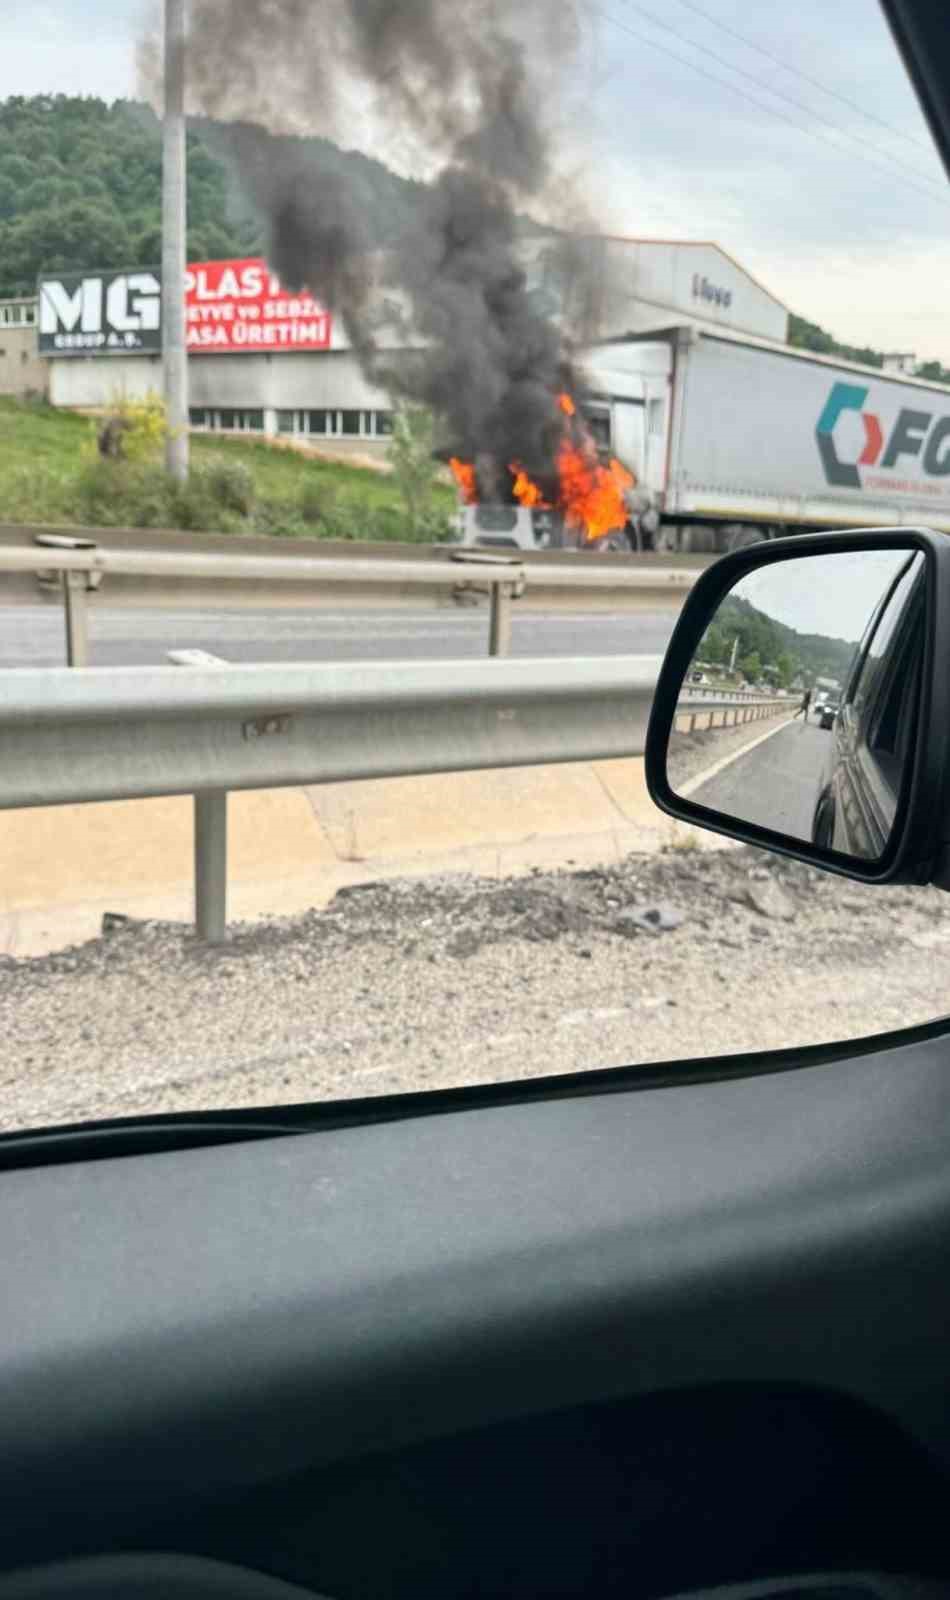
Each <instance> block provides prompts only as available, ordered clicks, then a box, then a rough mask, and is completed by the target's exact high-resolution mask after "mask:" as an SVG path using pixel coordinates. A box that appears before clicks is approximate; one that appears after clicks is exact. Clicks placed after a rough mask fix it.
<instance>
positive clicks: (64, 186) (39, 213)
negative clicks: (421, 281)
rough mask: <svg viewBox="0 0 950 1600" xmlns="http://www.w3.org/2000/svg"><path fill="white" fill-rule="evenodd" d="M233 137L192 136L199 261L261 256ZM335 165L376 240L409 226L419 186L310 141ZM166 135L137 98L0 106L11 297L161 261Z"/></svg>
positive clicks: (3, 228)
mask: <svg viewBox="0 0 950 1600" xmlns="http://www.w3.org/2000/svg"><path fill="white" fill-rule="evenodd" d="M222 142H223V130H222V129H221V127H220V126H218V125H216V124H215V123H213V122H207V121H196V122H193V123H192V124H191V125H190V131H189V134H188V257H189V260H191V261H213V260H219V259H222V258H227V257H229V256H245V255H257V254H259V253H260V252H261V251H262V250H263V248H264V237H263V233H262V231H261V226H260V223H259V221H258V219H257V218H256V217H255V216H254V214H253V212H252V211H251V210H250V208H249V206H248V205H247V203H246V202H245V201H244V200H243V198H242V196H241V194H240V192H239V190H238V188H237V185H236V183H235V181H234V178H233V176H232V175H231V173H230V172H229V169H228V167H227V165H226V163H225V162H224V161H223V160H222V159H221V157H220V156H219V154H217V153H216V152H217V151H219V150H220V149H221V147H222ZM300 142H301V144H302V145H303V146H304V147H308V146H309V147H310V148H311V149H312V152H313V154H314V157H315V158H319V160H320V163H321V165H322V167H323V168H324V170H326V168H327V167H328V166H329V167H331V168H332V167H334V166H338V167H340V168H341V169H342V168H345V169H346V171H347V177H348V182H349V183H351V184H355V185H356V186H357V187H358V191H359V193H360V196H361V200H362V206H361V209H362V210H363V212H364V214H365V216H366V218H367V220H368V221H369V223H370V225H371V227H372V229H373V235H374V238H375V239H376V240H377V241H378V242H379V243H383V242H385V240H386V239H387V238H388V237H389V236H391V234H392V233H393V232H394V231H395V229H396V228H397V227H398V226H399V222H400V219H401V218H402V217H404V216H405V214H406V210H407V206H408V202H409V201H410V200H411V198H412V196H413V194H414V193H415V192H417V190H418V186H417V185H416V184H413V183H411V182H409V181H408V180H406V179H404V178H400V177H398V176H397V175H396V174H395V173H393V172H390V171H389V169H388V168H387V167H384V166H383V165H382V164H381V163H380V162H379V161H373V160H371V159H370V158H368V157H367V156H364V155H361V154H360V153H359V152H358V151H353V150H349V151H345V150H340V149H338V148H337V146H336V145H333V144H331V143H330V142H329V141H328V140H325V139H305V140H301V141H300ZM161 169H162V146H161V134H160V128H159V123H158V120H157V118H156V117H155V114H154V112H153V111H152V110H151V109H150V108H149V107H148V106H146V105H141V104H139V103H137V102H134V101H122V100H117V101H116V102H115V103H114V104H113V105H107V104H106V102H105V101H104V100H96V99H92V98H89V99H86V98H81V97H79V96H68V95H35V96H32V97H29V98H27V97H24V96H12V97H11V98H9V99H7V100H4V101H0V298H2V297H4V296H10V295H17V294H31V293H32V292H33V290H34V289H35V287H36V279H37V277H38V275H39V274H40V273H41V272H60V271H67V270H75V268H76V266H77V265H80V266H88V267H109V266H126V265H128V266H136V265H147V264H150V263H152V262H156V263H157V262H158V261H159V260H160V259H161Z"/></svg>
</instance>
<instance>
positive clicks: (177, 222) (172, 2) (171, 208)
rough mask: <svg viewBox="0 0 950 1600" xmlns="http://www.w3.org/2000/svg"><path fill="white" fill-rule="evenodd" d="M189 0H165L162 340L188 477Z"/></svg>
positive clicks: (175, 469) (179, 474) (175, 435)
mask: <svg viewBox="0 0 950 1600" xmlns="http://www.w3.org/2000/svg"><path fill="white" fill-rule="evenodd" d="M186 226H187V217H186V156H185V0H165V119H164V123H163V130H162V343H163V349H164V361H163V368H164V380H165V414H166V420H167V424H168V437H167V442H166V446H165V463H166V466H167V467H168V470H169V472H170V473H171V474H172V476H173V477H174V478H177V479H178V481H179V483H184V482H185V480H186V479H187V477H188V357H187V352H186V347H185V232H186Z"/></svg>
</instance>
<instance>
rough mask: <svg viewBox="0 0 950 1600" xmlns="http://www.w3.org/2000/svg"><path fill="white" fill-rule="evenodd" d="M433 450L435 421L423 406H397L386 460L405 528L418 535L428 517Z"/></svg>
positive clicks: (433, 478) (433, 476)
mask: <svg viewBox="0 0 950 1600" xmlns="http://www.w3.org/2000/svg"><path fill="white" fill-rule="evenodd" d="M434 448H435V421H434V418H433V416H432V413H431V411H427V410H426V409H425V407H424V406H400V407H399V409H398V411H397V412H396V415H395V418H394V421H393V437H392V443H391V444H390V446H389V460H390V462H391V464H392V469H393V477H394V478H395V480H396V483H397V484H398V486H399V491H400V493H401V495H402V497H403V499H404V500H405V502H406V511H407V512H408V515H409V526H410V529H411V531H412V533H413V534H418V533H421V532H422V530H423V528H424V526H425V524H426V522H428V521H429V519H430V518H431V516H432V510H433V506H432V491H433V489H434V488H435V482H436V477H437V475H438V472H439V464H438V462H437V461H436V460H435V457H434V456H433V454H432V452H433V449H434Z"/></svg>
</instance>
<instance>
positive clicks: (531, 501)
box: [509, 461, 549, 511]
mask: <svg viewBox="0 0 950 1600" xmlns="http://www.w3.org/2000/svg"><path fill="white" fill-rule="evenodd" d="M509 470H510V471H511V472H512V473H513V474H514V479H515V486H514V489H513V490H512V493H513V494H514V497H515V499H516V500H517V502H518V504H519V505H520V506H529V507H537V508H538V509H539V510H542V511H546V510H547V509H548V505H549V503H548V501H547V500H545V498H544V495H543V494H542V492H541V490H540V489H539V488H538V485H537V484H536V483H532V481H531V479H530V478H529V477H528V474H527V473H526V472H525V470H524V468H523V467H519V466H518V464H517V462H515V461H513V462H512V463H511V467H510V469H509Z"/></svg>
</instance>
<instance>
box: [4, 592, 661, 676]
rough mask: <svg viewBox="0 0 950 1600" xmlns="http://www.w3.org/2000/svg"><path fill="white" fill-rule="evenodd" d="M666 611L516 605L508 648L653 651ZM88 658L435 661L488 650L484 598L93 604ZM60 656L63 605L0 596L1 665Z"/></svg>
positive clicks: (110, 662)
mask: <svg viewBox="0 0 950 1600" xmlns="http://www.w3.org/2000/svg"><path fill="white" fill-rule="evenodd" d="M675 621H676V616H675V613H674V612H673V611H670V610H666V611H656V612H651V611H643V612H629V611H628V612H623V613H621V612H616V613H613V612H600V613H593V614H592V613H589V612H588V613H573V612H571V613H569V612H560V611H558V612H552V613H550V614H546V613H543V612H536V611H535V612H525V613H524V614H523V615H521V616H519V615H518V612H517V608H516V609H515V613H514V619H513V625H512V655H515V656H580V655H598V656H599V655H605V656H610V655H660V654H662V652H663V651H664V650H665V649H666V645H667V641H668V640H669V637H670V634H671V633H672V631H673V624H674V622H675ZM89 638H90V663H89V664H90V666H94V667H117V666H157V665H161V664H162V663H164V661H165V654H166V651H168V650H206V651H208V652H209V653H210V654H211V655H218V656H222V657H223V658H224V659H225V660H227V661H235V662H242V663H253V662H273V661H438V660H449V659H453V658H454V659H456V660H457V659H459V658H469V659H471V658H474V657H479V656H484V655H487V653H488V608H487V605H484V606H479V607H478V608H477V609H475V608H472V609H471V610H469V609H465V610H464V611H463V610H459V611H448V610H446V611H437V610H434V609H431V610H421V609H420V610H419V611H414V610H413V611H410V610H400V611H384V610H365V611H358V610H355V609H353V608H348V607H346V606H343V607H341V609H340V610H339V611H338V612H336V613H334V612H333V611H329V610H326V611H323V610H321V611H314V612H306V611H302V610H301V611H297V610H294V611H290V610H287V611H280V610H274V609H269V610H264V609H261V610H260V611H230V612H228V611H220V612H217V611H216V612H202V611H171V610H167V611H166V610H162V611H157V610H155V611H152V610H149V611H146V610H131V609H130V610H124V609H121V610H120V609H114V610H109V609H108V608H105V607H104V608H103V609H101V610H100V609H98V608H96V609H95V610H94V611H93V612H92V614H91V617H90V628H89ZM64 663H65V644H64V630H63V614H62V611H61V610H60V609H59V608H58V607H53V606H48V605H44V606H0V668H7V667H52V666H62V665H64Z"/></svg>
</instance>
